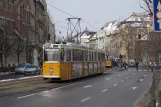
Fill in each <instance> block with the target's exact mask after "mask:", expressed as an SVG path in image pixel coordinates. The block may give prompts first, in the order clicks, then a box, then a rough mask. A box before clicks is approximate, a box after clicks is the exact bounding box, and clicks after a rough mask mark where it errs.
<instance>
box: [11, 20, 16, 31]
mask: <svg viewBox="0 0 161 107" xmlns="http://www.w3.org/2000/svg"><path fill="white" fill-rule="evenodd" d="M14 28H15V22H14V21H12V23H11V32H13V30H14Z"/></svg>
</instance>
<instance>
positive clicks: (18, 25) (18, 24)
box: [17, 22, 21, 31]
mask: <svg viewBox="0 0 161 107" xmlns="http://www.w3.org/2000/svg"><path fill="white" fill-rule="evenodd" d="M17 27H18V31H21V30H20V28H21V26H20V22H18V23H17Z"/></svg>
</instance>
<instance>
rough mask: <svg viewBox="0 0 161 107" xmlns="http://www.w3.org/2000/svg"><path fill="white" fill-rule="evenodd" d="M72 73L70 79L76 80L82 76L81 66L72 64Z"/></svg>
mask: <svg viewBox="0 0 161 107" xmlns="http://www.w3.org/2000/svg"><path fill="white" fill-rule="evenodd" d="M72 67H73V71H72V78H77V77H81V76H82V64H81V63H73V66H72Z"/></svg>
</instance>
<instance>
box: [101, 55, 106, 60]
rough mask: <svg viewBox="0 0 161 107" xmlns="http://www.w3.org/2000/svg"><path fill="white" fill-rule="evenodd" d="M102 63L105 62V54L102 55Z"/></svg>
mask: <svg viewBox="0 0 161 107" xmlns="http://www.w3.org/2000/svg"><path fill="white" fill-rule="evenodd" d="M101 61H105V53H101Z"/></svg>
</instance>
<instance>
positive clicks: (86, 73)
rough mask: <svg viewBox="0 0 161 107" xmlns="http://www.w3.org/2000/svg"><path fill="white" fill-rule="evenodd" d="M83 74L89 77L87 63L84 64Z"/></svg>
mask: <svg viewBox="0 0 161 107" xmlns="http://www.w3.org/2000/svg"><path fill="white" fill-rule="evenodd" d="M84 72H85V76H87V75H89V70H88V63H85V64H84Z"/></svg>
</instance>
